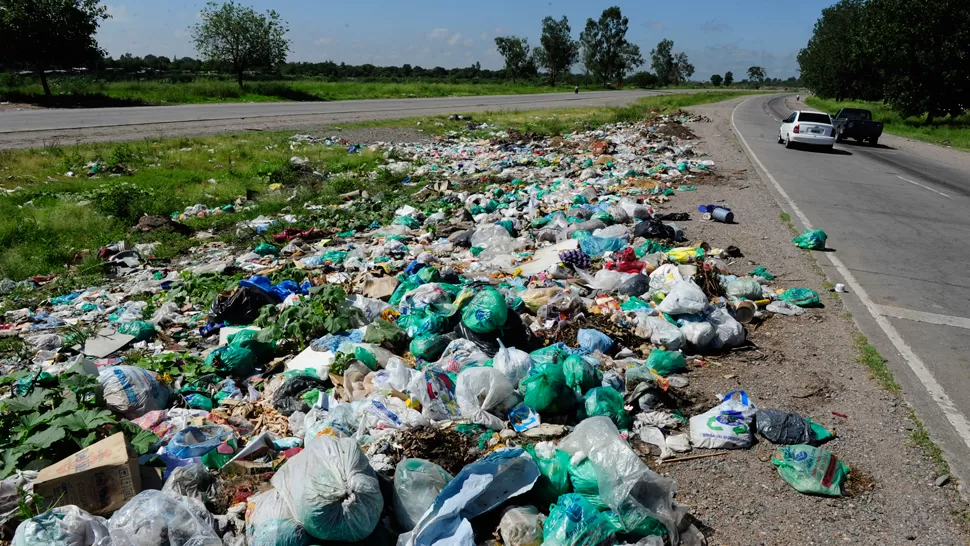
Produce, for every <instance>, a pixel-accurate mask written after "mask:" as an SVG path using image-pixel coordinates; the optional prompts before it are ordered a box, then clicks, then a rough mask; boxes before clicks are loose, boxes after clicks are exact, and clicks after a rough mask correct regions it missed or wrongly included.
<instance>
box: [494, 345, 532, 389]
mask: <svg viewBox="0 0 970 546" xmlns="http://www.w3.org/2000/svg"><path fill="white" fill-rule="evenodd" d="M499 347H500V348H499V350H498V352H497V353H495V358H493V359H492V367H494V368H495V369H496V370H498V371H500V372H502V373H503V374H505V377H506V378H507V379H508V380H509V381H511V382H512V384H513V385H518V384H519V381H522V379H524V378H525V377H528V375H529V373H530V372H531V371H532V357H531V356H529V353H527V352H525V351H520V350H518V349H516V348H515V347H512V348H506V347H505V345H503V344H502V342H501V340H500V341H499Z"/></svg>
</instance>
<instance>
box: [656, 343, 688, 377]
mask: <svg viewBox="0 0 970 546" xmlns="http://www.w3.org/2000/svg"><path fill="white" fill-rule="evenodd" d="M647 366H649V367H650V369H651V370H653V371H655V372H657V375H660V376H663V377H666V376H668V375H670V374H673V373H678V372H683V371H686V370H687V359H685V358H684V354H683V353H681V352H680V351H665V350H663V349H654V350H652V351H650V356H648V357H647Z"/></svg>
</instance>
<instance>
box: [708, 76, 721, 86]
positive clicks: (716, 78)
mask: <svg viewBox="0 0 970 546" xmlns="http://www.w3.org/2000/svg"><path fill="white" fill-rule="evenodd" d="M723 82H724V78H723V77H721V75H720V74H714V75H713V76H711V84H712V85H714V87H720V86H721V83H723Z"/></svg>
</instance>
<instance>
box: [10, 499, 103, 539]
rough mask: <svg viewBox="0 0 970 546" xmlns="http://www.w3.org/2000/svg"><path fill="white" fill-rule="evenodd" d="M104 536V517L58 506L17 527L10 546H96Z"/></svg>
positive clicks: (75, 507) (76, 508)
mask: <svg viewBox="0 0 970 546" xmlns="http://www.w3.org/2000/svg"><path fill="white" fill-rule="evenodd" d="M107 537H108V520H106V519H104V518H101V517H98V516H92V515H91V514H89V513H87V512H85V511H84V510H81V509H80V508H78V507H77V506H74V505H69V506H58V507H57V508H52V509H50V510H48V511H47V512H44V513H43V514H40V515H39V516H34V517H32V518H30V519H28V520H26V521H24V522H22V523H21V524H20V525H18V526H17V532H16V533H15V534H14V536H13V542H12V543H11V544H12V546H100V545H102V544H104V543H105V542H107V541H106V539H107Z"/></svg>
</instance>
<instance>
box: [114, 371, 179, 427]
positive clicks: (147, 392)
mask: <svg viewBox="0 0 970 546" xmlns="http://www.w3.org/2000/svg"><path fill="white" fill-rule="evenodd" d="M98 383H99V384H100V385H101V389H102V391H103V393H104V402H105V404H106V405H107V406H108V407H109V408H111V409H113V410H115V411H117V412H118V413H121V414H122V415H124V416H125V417H127V418H128V419H137V418H138V417H141V416H142V415H145V414H146V413H148V412H150V411H155V410H160V409H165V408H167V407H168V397H169V390H168V389H167V388H165V387H164V386H162V384H161V383H159V382H158V379H157V378H156V376H155V373H154V372H150V371H148V370H146V369H144V368H139V367H137V366H111V367H108V368H104V369H102V370H101V373H99V374H98Z"/></svg>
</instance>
